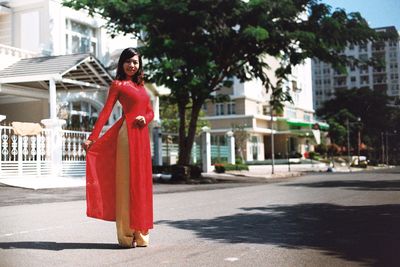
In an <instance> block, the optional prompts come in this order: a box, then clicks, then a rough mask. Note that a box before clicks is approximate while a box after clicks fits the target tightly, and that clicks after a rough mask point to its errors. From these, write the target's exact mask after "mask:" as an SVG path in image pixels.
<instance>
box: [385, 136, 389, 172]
mask: <svg viewBox="0 0 400 267" xmlns="http://www.w3.org/2000/svg"><path fill="white" fill-rule="evenodd" d="M385 133H386V165H388V166H389V137H388V135H389V133H388V132H387V131H386V132H385Z"/></svg>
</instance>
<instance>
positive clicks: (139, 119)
mask: <svg viewBox="0 0 400 267" xmlns="http://www.w3.org/2000/svg"><path fill="white" fill-rule="evenodd" d="M135 125H136V126H137V127H139V128H143V127H144V126H145V125H146V119H145V118H144V117H143V116H137V117H136V118H135Z"/></svg>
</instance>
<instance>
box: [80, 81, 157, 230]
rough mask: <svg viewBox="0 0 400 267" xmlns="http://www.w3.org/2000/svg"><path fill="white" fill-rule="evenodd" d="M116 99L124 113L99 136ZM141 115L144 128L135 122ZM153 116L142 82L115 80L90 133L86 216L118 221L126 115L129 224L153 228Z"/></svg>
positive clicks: (144, 228)
mask: <svg viewBox="0 0 400 267" xmlns="http://www.w3.org/2000/svg"><path fill="white" fill-rule="evenodd" d="M117 100H118V101H119V102H120V103H121V105H122V108H123V111H124V115H123V116H122V118H121V119H119V120H118V121H117V122H116V123H115V124H114V125H113V126H112V127H111V128H110V129H109V130H108V131H107V132H106V133H105V134H104V135H103V136H101V137H100V138H98V137H99V134H100V132H101V129H102V128H103V126H104V124H105V123H106V122H107V120H108V118H109V116H110V114H111V111H112V109H113V107H114V105H115V102H116V101H117ZM139 115H140V116H144V117H145V119H146V126H144V127H143V128H138V127H137V126H135V124H134V121H135V118H136V117H137V116H139ZM153 117H154V113H153V109H152V107H151V103H150V97H149V96H148V95H147V93H146V90H145V88H144V87H143V86H141V85H136V84H135V83H133V82H131V81H118V80H115V81H113V83H112V84H111V87H110V90H109V93H108V97H107V101H106V103H105V105H104V108H103V110H102V111H101V112H100V115H99V118H98V120H97V121H96V124H95V125H94V129H93V131H92V133H91V135H90V136H89V140H92V141H94V143H93V145H92V146H91V147H90V149H89V151H88V152H87V155H86V202H87V216H89V217H93V218H98V219H103V220H107V221H115V166H116V164H115V159H116V148H117V138H118V132H119V128H120V127H121V125H122V123H123V120H124V119H125V120H126V125H127V129H128V138H129V162H130V167H129V169H130V227H131V228H132V229H137V230H139V229H140V230H147V229H151V228H153V191H152V165H151V153H150V138H149V129H148V127H147V125H148V124H149V123H150V121H151V120H152V119H153Z"/></svg>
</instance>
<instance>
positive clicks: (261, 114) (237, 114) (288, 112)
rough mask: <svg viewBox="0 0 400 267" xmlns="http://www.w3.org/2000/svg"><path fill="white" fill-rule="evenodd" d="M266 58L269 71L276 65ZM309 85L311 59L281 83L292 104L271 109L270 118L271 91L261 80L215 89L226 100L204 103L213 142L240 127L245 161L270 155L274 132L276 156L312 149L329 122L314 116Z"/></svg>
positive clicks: (268, 157)
mask: <svg viewBox="0 0 400 267" xmlns="http://www.w3.org/2000/svg"><path fill="white" fill-rule="evenodd" d="M267 61H268V63H269V65H270V66H271V69H272V70H273V69H276V68H277V67H278V65H279V62H278V61H277V60H276V59H274V58H268V59H267ZM269 72H270V76H269V77H271V81H272V82H276V79H275V78H274V77H275V76H274V74H273V71H269ZM311 84H312V83H311V60H309V59H308V60H306V61H305V62H304V64H303V65H299V66H297V67H295V68H294V69H293V74H292V75H291V76H290V77H289V80H288V81H287V82H286V83H285V84H284V88H285V90H288V91H289V93H290V95H291V97H292V99H293V103H285V105H284V109H283V112H281V113H276V112H274V114H273V116H272V119H271V109H270V105H269V100H270V92H267V91H266V89H265V88H264V87H263V86H262V84H261V82H260V81H257V80H252V81H247V82H244V83H241V82H240V81H239V80H235V81H234V84H233V86H232V87H231V88H224V89H222V90H221V91H219V92H218V93H219V94H224V95H228V96H229V101H227V102H223V103H213V102H211V101H210V102H207V103H206V105H205V106H204V110H205V113H206V115H207V116H206V117H205V119H207V120H209V121H210V124H211V142H212V144H213V145H224V143H225V140H226V137H225V135H226V133H227V132H229V131H232V130H235V129H237V127H238V126H239V128H241V129H243V130H244V131H245V132H246V133H247V135H248V138H247V141H246V144H245V149H244V150H245V151H241V152H239V153H243V156H244V158H245V160H246V161H262V160H266V159H270V158H271V154H272V153H271V134H273V135H274V138H273V139H274V152H275V153H274V154H275V157H276V158H286V157H287V155H288V154H291V155H294V154H295V153H296V152H297V153H300V154H302V155H304V153H305V152H309V151H313V149H314V145H315V144H317V143H320V140H321V130H322V131H323V130H326V129H327V128H328V125H327V124H326V123H324V122H321V121H317V120H316V119H315V118H314V110H313V108H312V103H313V101H312V89H311ZM317 127H318V129H319V130H318V129H317ZM324 136H325V135H324V133H323V132H322V137H324Z"/></svg>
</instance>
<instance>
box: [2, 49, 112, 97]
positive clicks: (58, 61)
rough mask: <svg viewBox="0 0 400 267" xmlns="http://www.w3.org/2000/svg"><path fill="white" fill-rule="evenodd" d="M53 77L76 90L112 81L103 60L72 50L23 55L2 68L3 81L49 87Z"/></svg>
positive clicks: (70, 88) (43, 87) (103, 86)
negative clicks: (22, 57) (65, 52)
mask: <svg viewBox="0 0 400 267" xmlns="http://www.w3.org/2000/svg"><path fill="white" fill-rule="evenodd" d="M50 79H54V80H55V81H56V84H57V88H63V89H65V90H74V89H79V90H82V89H83V88H85V87H86V88H88V87H92V88H95V89H105V88H108V86H109V84H110V83H111V81H112V77H111V75H110V74H109V73H108V72H107V70H106V69H105V68H104V66H103V65H102V64H101V63H100V61H99V60H98V59H97V58H96V57H95V56H93V55H91V54H72V55H61V56H45V57H33V58H26V59H21V60H19V61H18V62H16V63H14V64H13V65H11V66H9V67H7V68H6V69H4V70H1V71H0V83H1V84H10V85H18V86H27V87H33V88H37V89H45V90H48V82H49V80H50Z"/></svg>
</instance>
